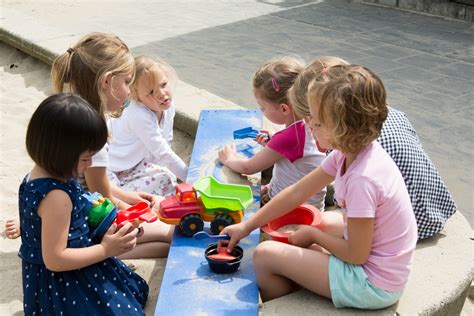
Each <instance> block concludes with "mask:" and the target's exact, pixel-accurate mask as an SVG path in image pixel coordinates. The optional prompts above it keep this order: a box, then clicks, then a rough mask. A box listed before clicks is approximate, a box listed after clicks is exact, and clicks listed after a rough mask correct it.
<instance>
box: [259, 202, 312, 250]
mask: <svg viewBox="0 0 474 316" xmlns="http://www.w3.org/2000/svg"><path fill="white" fill-rule="evenodd" d="M320 223H321V213H320V212H319V210H318V209H317V208H316V207H314V206H311V205H309V204H302V205H300V206H298V207H297V208H295V209H294V210H292V211H290V212H289V213H286V214H285V215H283V216H281V217H278V218H275V219H273V220H271V221H270V222H269V223H268V224H267V225H265V226H262V227H261V229H262V231H263V232H264V233H266V234H268V235H269V236H270V237H271V238H272V240H275V241H280V242H284V243H288V236H289V233H283V232H279V231H278V229H279V228H281V227H283V226H286V225H292V224H293V225H294V224H298V225H311V226H315V227H316V226H318V225H319V224H320Z"/></svg>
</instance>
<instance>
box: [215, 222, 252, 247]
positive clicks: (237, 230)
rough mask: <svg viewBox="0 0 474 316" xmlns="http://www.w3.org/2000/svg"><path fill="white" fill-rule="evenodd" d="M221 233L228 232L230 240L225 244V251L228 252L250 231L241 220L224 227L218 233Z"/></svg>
mask: <svg viewBox="0 0 474 316" xmlns="http://www.w3.org/2000/svg"><path fill="white" fill-rule="evenodd" d="M223 234H228V235H229V236H230V240H229V243H228V245H227V252H229V253H230V252H232V249H234V247H235V245H237V244H238V243H239V241H240V240H241V239H242V238H245V237H247V236H248V235H249V234H250V231H249V229H248V228H247V226H246V225H245V222H241V223H239V224H234V225H230V226H226V227H224V229H223V230H222V231H221V233H220V234H219V235H223Z"/></svg>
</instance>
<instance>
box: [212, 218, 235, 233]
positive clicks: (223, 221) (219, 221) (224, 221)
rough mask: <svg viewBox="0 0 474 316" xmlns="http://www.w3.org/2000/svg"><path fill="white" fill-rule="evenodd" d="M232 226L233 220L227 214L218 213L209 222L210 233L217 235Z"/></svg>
mask: <svg viewBox="0 0 474 316" xmlns="http://www.w3.org/2000/svg"><path fill="white" fill-rule="evenodd" d="M232 224H234V220H233V219H232V217H230V215H229V214H225V213H219V214H217V215H216V217H214V220H213V221H212V222H211V232H212V233H213V234H214V235H218V234H219V233H220V232H221V231H222V230H223V229H224V227H226V226H229V225H232Z"/></svg>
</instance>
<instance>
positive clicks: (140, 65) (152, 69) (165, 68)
mask: <svg viewBox="0 0 474 316" xmlns="http://www.w3.org/2000/svg"><path fill="white" fill-rule="evenodd" d="M135 66H136V71H135V80H134V81H133V83H132V85H131V86H130V94H131V97H132V98H133V99H135V100H138V81H139V80H140V78H142V77H144V76H146V77H148V79H149V80H150V82H151V84H152V85H154V84H155V83H156V82H157V81H158V76H159V75H158V73H157V70H159V71H162V72H163V73H164V74H165V75H166V76H167V77H168V80H169V83H170V84H171V85H173V86H174V85H175V84H176V82H177V81H178V76H177V74H176V71H175V70H174V68H173V67H171V66H170V65H169V64H168V63H166V62H165V61H164V60H162V59H159V58H151V57H149V56H138V57H136V58H135Z"/></svg>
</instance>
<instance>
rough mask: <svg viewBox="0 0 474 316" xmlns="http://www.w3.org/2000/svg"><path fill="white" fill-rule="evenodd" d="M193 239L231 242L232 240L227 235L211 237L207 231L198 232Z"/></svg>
mask: <svg viewBox="0 0 474 316" xmlns="http://www.w3.org/2000/svg"><path fill="white" fill-rule="evenodd" d="M193 238H194V239H196V240H203V239H207V238H210V239H217V240H219V239H222V240H229V239H230V236H229V235H227V234H224V235H209V234H208V233H207V232H205V231H200V232H197V233H195V234H194V235H193Z"/></svg>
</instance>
